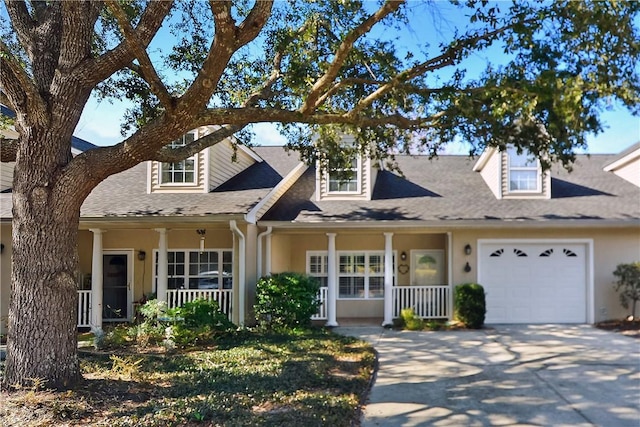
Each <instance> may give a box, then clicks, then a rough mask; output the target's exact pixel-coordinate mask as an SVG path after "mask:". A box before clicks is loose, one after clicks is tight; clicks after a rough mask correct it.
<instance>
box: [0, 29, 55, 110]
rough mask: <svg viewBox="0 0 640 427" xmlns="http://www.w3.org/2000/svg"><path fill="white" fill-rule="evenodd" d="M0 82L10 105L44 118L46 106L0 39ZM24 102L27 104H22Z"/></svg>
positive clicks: (29, 79)
mask: <svg viewBox="0 0 640 427" xmlns="http://www.w3.org/2000/svg"><path fill="white" fill-rule="evenodd" d="M0 82H1V85H2V90H3V92H5V94H6V95H7V97H8V98H9V100H10V101H11V102H10V103H11V105H12V106H13V107H15V108H16V109H17V108H20V109H21V111H22V112H25V111H27V110H29V111H30V112H33V114H32V115H31V116H32V117H38V118H46V117H47V108H46V105H45V103H44V100H43V99H42V97H41V96H40V94H39V93H38V90H37V89H36V87H35V86H34V84H33V82H32V80H31V78H30V77H29V75H27V73H26V72H25V71H24V69H23V68H22V65H21V64H20V63H19V62H18V61H17V60H16V58H15V56H13V54H12V53H11V51H10V50H9V48H8V46H7V45H6V44H5V43H4V42H3V41H2V40H0ZM25 102H26V104H27V105H24V104H25Z"/></svg>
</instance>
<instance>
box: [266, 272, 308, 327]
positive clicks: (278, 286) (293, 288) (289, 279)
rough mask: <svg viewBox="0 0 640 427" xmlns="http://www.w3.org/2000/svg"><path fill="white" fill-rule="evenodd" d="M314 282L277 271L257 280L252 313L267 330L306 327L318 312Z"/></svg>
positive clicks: (304, 277)
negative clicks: (253, 311)
mask: <svg viewBox="0 0 640 427" xmlns="http://www.w3.org/2000/svg"><path fill="white" fill-rule="evenodd" d="M319 289H320V285H319V283H318V281H317V280H316V279H315V278H314V277H311V276H307V275H305V274H299V273H279V274H273V275H271V276H266V277H263V278H261V279H260V280H259V281H258V284H257V288H256V303H255V307H254V309H255V313H256V318H257V320H258V323H259V324H260V325H261V326H263V327H265V328H267V329H278V328H287V329H288V328H297V327H307V326H309V325H310V324H311V316H313V315H314V314H315V313H316V312H317V311H318V306H319V303H320V302H319V300H318V290H319Z"/></svg>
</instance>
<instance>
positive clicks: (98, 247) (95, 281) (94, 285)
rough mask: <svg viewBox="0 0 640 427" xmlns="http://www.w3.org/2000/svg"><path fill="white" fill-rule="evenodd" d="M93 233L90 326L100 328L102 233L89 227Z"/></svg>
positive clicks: (97, 329) (98, 329) (95, 328)
mask: <svg viewBox="0 0 640 427" xmlns="http://www.w3.org/2000/svg"><path fill="white" fill-rule="evenodd" d="M89 231H91V232H92V233H93V255H92V258H91V327H92V328H93V329H94V330H96V331H100V330H101V329H102V284H103V283H102V281H103V278H104V276H103V269H102V233H103V231H102V230H100V229H99V228H91V229H90V230H89Z"/></svg>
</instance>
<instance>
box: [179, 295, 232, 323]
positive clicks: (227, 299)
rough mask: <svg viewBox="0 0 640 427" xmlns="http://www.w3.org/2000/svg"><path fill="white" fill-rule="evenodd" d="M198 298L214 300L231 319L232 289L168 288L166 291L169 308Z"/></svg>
mask: <svg viewBox="0 0 640 427" xmlns="http://www.w3.org/2000/svg"><path fill="white" fill-rule="evenodd" d="M200 298H204V299H208V300H213V301H216V302H217V303H218V305H219V306H220V311H222V312H223V313H224V314H226V315H227V317H228V318H229V319H231V308H232V306H233V290H231V289H222V290H220V289H169V290H168V291H167V305H168V307H169V308H174V307H180V306H182V305H184V304H185V303H187V302H191V301H194V300H196V299H200Z"/></svg>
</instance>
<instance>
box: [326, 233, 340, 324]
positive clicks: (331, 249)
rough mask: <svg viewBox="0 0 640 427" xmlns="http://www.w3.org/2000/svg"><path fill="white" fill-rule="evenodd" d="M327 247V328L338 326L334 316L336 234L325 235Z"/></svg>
mask: <svg viewBox="0 0 640 427" xmlns="http://www.w3.org/2000/svg"><path fill="white" fill-rule="evenodd" d="M327 237H328V238H329V245H328V248H327V275H328V277H327V326H338V321H337V316H336V297H337V294H338V292H337V288H338V285H337V283H336V282H337V280H338V274H337V266H336V261H337V260H336V233H327Z"/></svg>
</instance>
